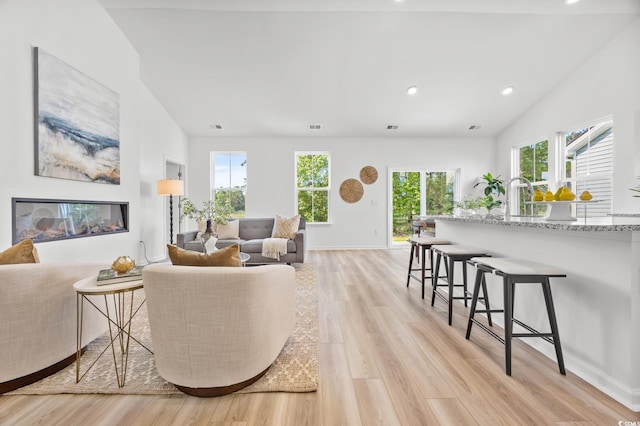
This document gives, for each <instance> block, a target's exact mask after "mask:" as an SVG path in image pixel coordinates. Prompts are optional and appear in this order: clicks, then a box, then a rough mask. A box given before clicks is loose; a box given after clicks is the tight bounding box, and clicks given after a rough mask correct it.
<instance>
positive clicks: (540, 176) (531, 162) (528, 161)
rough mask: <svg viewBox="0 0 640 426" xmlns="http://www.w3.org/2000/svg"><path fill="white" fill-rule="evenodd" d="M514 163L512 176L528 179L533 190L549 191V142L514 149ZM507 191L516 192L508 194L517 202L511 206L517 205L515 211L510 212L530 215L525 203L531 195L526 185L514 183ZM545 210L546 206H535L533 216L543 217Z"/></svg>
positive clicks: (528, 206)
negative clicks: (515, 165)
mask: <svg viewBox="0 0 640 426" xmlns="http://www.w3.org/2000/svg"><path fill="white" fill-rule="evenodd" d="M514 154H515V157H516V158H515V161H514V163H515V164H517V170H515V173H514V176H522V177H524V178H526V179H528V180H529V181H530V182H531V185H532V186H533V189H534V190H535V189H538V190H540V191H542V192H543V193H544V192H547V190H548V189H549V141H546V140H543V141H539V142H534V143H529V144H526V145H523V146H520V147H516V148H515V149H514ZM507 190H511V191H516V193H515V194H514V193H512V194H510V198H511V199H512V200H517V203H513V204H512V206H514V205H517V209H515V208H514V209H513V210H512V211H511V213H512V214H514V210H515V211H516V213H515V214H516V215H530V214H531V205H530V204H528V203H527V202H529V201H531V195H532V194H529V189H528V187H527V185H526V184H524V182H522V181H516V182H515V183H514V184H513V187H512V188H507ZM545 210H546V206H544V205H539V206H535V208H534V210H533V212H534V215H543V214H544V212H545Z"/></svg>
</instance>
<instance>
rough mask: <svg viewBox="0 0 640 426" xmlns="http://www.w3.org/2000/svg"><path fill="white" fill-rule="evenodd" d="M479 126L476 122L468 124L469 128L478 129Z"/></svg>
mask: <svg viewBox="0 0 640 426" xmlns="http://www.w3.org/2000/svg"><path fill="white" fill-rule="evenodd" d="M479 128H480V126H479V125H477V124H472V125H471V126H469V130H478V129H479Z"/></svg>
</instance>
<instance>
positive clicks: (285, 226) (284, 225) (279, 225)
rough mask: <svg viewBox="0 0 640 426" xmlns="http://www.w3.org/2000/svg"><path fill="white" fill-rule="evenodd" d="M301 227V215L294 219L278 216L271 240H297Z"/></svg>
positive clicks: (293, 217)
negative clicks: (297, 233)
mask: <svg viewBox="0 0 640 426" xmlns="http://www.w3.org/2000/svg"><path fill="white" fill-rule="evenodd" d="M299 226H300V215H299V214H297V215H295V216H292V217H284V216H280V215H279V214H276V220H275V222H274V224H273V231H272V232H271V238H287V239H289V240H293V239H295V238H296V232H298V227H299Z"/></svg>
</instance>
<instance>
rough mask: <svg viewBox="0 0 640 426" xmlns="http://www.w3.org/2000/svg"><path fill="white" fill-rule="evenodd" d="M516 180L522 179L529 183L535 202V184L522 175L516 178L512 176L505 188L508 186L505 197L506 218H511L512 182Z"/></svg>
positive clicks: (530, 192) (528, 186)
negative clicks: (510, 198)
mask: <svg viewBox="0 0 640 426" xmlns="http://www.w3.org/2000/svg"><path fill="white" fill-rule="evenodd" d="M516 180H521V181H523V182H524V183H526V184H527V188H528V189H529V194H530V195H531V200H530V201H532V202H533V185H531V181H530V180H529V179H527V178H526V177H522V176H516V177H514V178H511V179H509V180H508V181H507V183H506V184H505V188H506V197H505V201H504V208H505V210H504V218H505V220H506V219H509V218H510V217H511V210H510V207H511V206H510V205H509V194H510V193H511V189H510V186H511V182H513V181H516ZM531 216H533V204H531Z"/></svg>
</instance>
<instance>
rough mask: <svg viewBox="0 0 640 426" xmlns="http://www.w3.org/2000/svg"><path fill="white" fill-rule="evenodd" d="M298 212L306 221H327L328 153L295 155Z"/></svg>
mask: <svg viewBox="0 0 640 426" xmlns="http://www.w3.org/2000/svg"><path fill="white" fill-rule="evenodd" d="M296 186H297V198H298V214H299V215H300V216H301V217H302V218H304V219H305V220H306V221H307V222H312V223H313V222H316V223H323V222H328V221H329V189H330V186H329V154H327V153H300V154H297V155H296Z"/></svg>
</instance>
